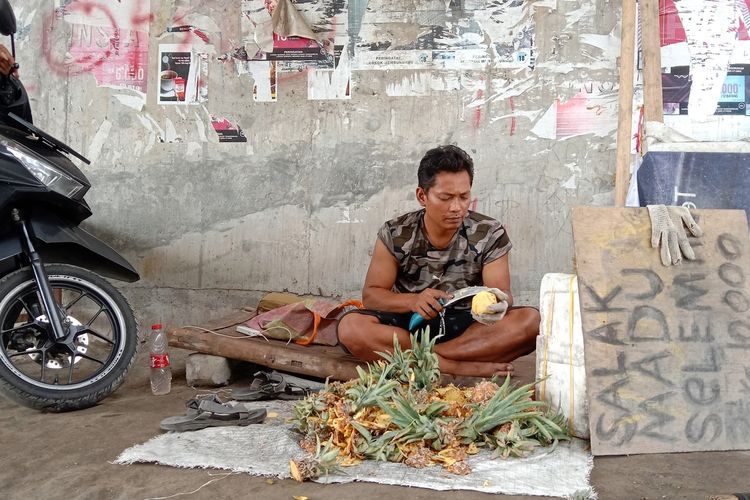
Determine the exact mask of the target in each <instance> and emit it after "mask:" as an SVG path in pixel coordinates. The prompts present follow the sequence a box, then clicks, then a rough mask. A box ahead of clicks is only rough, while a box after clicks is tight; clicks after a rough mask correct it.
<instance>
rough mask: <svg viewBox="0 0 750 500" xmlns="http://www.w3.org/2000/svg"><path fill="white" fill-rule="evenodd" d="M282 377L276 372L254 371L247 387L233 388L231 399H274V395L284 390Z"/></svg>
mask: <svg viewBox="0 0 750 500" xmlns="http://www.w3.org/2000/svg"><path fill="white" fill-rule="evenodd" d="M284 385H285V382H284V377H282V376H281V375H279V374H278V373H266V372H256V373H255V374H254V375H253V381H252V383H251V384H250V387H249V388H246V389H235V390H233V391H232V399H233V400H235V401H265V400H269V399H276V395H277V394H278V393H279V392H282V391H283V390H284Z"/></svg>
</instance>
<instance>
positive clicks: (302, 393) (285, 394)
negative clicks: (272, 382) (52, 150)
mask: <svg viewBox="0 0 750 500" xmlns="http://www.w3.org/2000/svg"><path fill="white" fill-rule="evenodd" d="M312 392H315V391H313V390H312V389H310V388H309V387H302V386H299V385H297V384H292V383H286V384H284V390H283V391H282V392H279V393H278V394H277V396H276V397H278V398H279V399H303V398H306V397H307V396H309V395H310V393H312Z"/></svg>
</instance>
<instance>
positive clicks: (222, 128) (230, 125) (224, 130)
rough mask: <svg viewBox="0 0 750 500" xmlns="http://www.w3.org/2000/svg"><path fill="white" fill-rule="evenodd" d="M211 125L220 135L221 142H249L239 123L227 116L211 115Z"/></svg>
mask: <svg viewBox="0 0 750 500" xmlns="http://www.w3.org/2000/svg"><path fill="white" fill-rule="evenodd" d="M211 126H212V127H213V129H214V130H215V131H216V134H217V135H218V136H219V142H247V137H245V134H244V132H242V129H241V128H240V126H239V124H238V123H236V122H233V121H231V120H229V119H228V118H225V117H223V116H222V117H217V116H212V117H211Z"/></svg>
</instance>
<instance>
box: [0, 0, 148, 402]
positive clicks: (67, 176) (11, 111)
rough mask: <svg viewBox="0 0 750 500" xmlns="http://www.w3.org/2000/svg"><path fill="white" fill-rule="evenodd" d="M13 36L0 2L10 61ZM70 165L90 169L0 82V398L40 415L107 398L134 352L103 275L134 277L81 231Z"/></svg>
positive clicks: (75, 174) (82, 209)
mask: <svg viewBox="0 0 750 500" xmlns="http://www.w3.org/2000/svg"><path fill="white" fill-rule="evenodd" d="M15 32H16V18H15V14H14V13H13V9H12V7H11V5H10V3H9V1H8V0H0V33H2V35H4V36H9V37H10V41H11V53H12V54H13V57H14V58H15V55H16V54H15V40H14V35H15ZM16 67H17V66H16ZM69 156H74V157H76V158H78V159H79V160H81V161H82V162H84V163H86V164H88V163H89V161H88V160H87V159H86V158H84V157H83V156H81V155H80V154H79V153H77V152H76V151H74V150H73V149H72V148H70V147H69V146H67V145H66V144H64V143H62V142H60V141H59V140H57V139H55V138H54V137H52V136H50V135H49V134H47V133H45V132H43V131H42V130H40V129H39V128H37V127H35V126H34V125H33V123H32V116H31V109H30V105H29V99H28V95H27V94H26V90H25V89H24V87H23V84H22V83H21V82H20V80H18V79H17V78H15V77H14V76H12V75H9V76H4V75H2V76H0V393H2V394H3V395H5V396H7V397H9V398H10V399H12V400H14V401H16V402H18V403H21V404H23V405H25V406H29V407H32V408H36V409H40V410H47V411H68V410H77V409H82V408H86V407H89V406H93V405H94V404H96V403H97V402H99V401H100V400H102V399H103V398H105V397H107V396H108V395H110V394H111V393H112V392H114V391H115V390H116V389H117V388H118V387H119V386H120V385H121V384H122V383H123V381H124V379H125V376H126V374H127V372H128V370H129V369H130V367H131V366H132V364H133V360H134V358H135V354H136V348H137V344H138V327H137V324H136V320H135V316H134V315H133V311H132V309H131V307H130V305H129V304H128V302H127V300H126V299H125V297H124V296H123V295H122V294H121V293H120V292H119V291H118V290H117V289H116V288H115V287H114V286H112V285H111V284H110V283H109V281H107V280H106V279H104V278H103V277H102V276H105V277H107V278H111V279H116V280H122V281H127V282H134V281H137V280H138V279H139V278H140V277H139V276H138V273H137V272H136V270H135V269H133V267H132V266H131V265H130V264H129V263H128V262H127V260H125V259H124V258H123V257H122V256H120V255H119V254H118V253H117V252H116V251H114V250H113V249H112V248H110V247H109V246H107V245H106V244H105V243H103V242H102V241H100V240H99V239H97V238H96V237H94V236H93V235H91V234H90V233H88V232H86V231H85V230H83V229H81V228H80V227H79V224H80V223H81V222H82V221H83V220H85V219H87V218H88V217H90V216H91V215H92V213H91V209H90V208H89V205H88V204H87V203H86V201H85V200H84V196H85V194H86V192H87V191H88V190H89V188H90V187H91V185H90V183H89V181H88V180H87V179H86V176H85V175H84V174H83V172H81V170H80V169H79V168H78V167H77V166H76V165H75V163H73V161H71V159H70V158H69Z"/></svg>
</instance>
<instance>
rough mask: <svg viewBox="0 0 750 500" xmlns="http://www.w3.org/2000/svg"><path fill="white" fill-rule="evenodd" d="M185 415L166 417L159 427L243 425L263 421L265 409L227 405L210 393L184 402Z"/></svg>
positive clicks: (187, 429)
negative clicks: (185, 407)
mask: <svg viewBox="0 0 750 500" xmlns="http://www.w3.org/2000/svg"><path fill="white" fill-rule="evenodd" d="M185 406H187V411H186V412H185V415H177V416H174V417H167V418H165V419H164V420H162V421H161V423H160V424H159V427H161V428H162V429H164V430H165V431H177V432H183V431H196V430H199V429H205V428H206V427H224V426H230V425H231V426H245V425H250V424H257V423H260V422H263V420H264V419H265V418H266V410H265V409H263V408H258V409H252V410H250V409H248V408H246V407H245V406H243V405H237V406H229V405H227V404H223V403H221V401H220V400H219V398H217V397H216V396H215V395H211V396H208V397H204V398H194V399H190V400H188V401H187V403H185Z"/></svg>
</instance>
